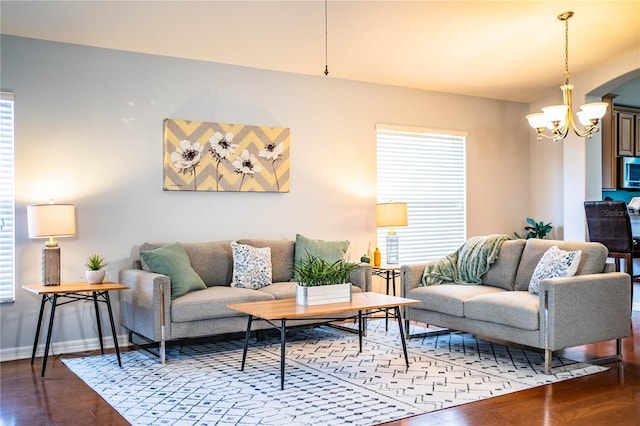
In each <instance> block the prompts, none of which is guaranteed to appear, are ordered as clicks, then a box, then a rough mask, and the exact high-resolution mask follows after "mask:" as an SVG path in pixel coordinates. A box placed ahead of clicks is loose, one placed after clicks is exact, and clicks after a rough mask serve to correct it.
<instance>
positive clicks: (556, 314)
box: [401, 239, 631, 372]
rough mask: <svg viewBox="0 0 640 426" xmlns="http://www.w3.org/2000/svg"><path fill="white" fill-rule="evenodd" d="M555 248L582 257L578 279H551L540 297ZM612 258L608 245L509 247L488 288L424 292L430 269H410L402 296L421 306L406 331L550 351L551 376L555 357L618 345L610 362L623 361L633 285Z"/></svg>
mask: <svg viewBox="0 0 640 426" xmlns="http://www.w3.org/2000/svg"><path fill="white" fill-rule="evenodd" d="M553 245H556V246H557V247H558V248H560V249H561V250H566V251H573V250H581V251H582V255H581V259H580V263H579V266H578V269H577V272H576V275H575V276H571V277H559V278H551V279H543V280H542V281H540V282H539V286H540V290H539V294H532V293H530V292H529V291H528V287H529V283H530V281H531V277H532V275H533V273H534V270H535V268H536V266H537V265H538V262H539V261H540V259H541V258H542V256H543V254H544V253H545V252H546V251H547V250H548V249H549V248H550V247H551V246H553ZM607 255H608V251H607V248H606V247H605V246H603V245H602V244H600V243H592V242H589V243H585V242H568V241H554V240H540V239H529V240H511V241H506V242H504V244H502V246H501V248H500V252H499V254H498V257H497V259H496V261H495V262H494V263H493V264H492V265H491V266H490V269H489V270H488V272H486V273H485V274H484V275H483V276H482V284H480V285H477V284H473V285H460V284H441V285H433V286H419V284H420V283H421V280H422V275H423V272H424V270H425V266H426V264H422V265H403V266H402V267H401V283H402V296H403V297H408V298H411V299H417V300H420V301H421V303H420V304H419V305H411V306H409V307H407V308H406V311H405V320H406V330H407V332H408V333H409V332H410V331H409V322H410V321H417V322H420V323H425V324H429V325H435V326H439V327H444V328H448V329H453V330H461V331H465V332H469V333H473V334H477V335H479V336H486V337H489V338H494V339H500V340H505V341H509V342H514V343H517V344H521V345H526V346H530V347H534V348H538V349H544V351H545V370H546V372H550V370H551V355H552V352H553V351H556V350H560V349H563V348H568V347H572V346H578V345H584V344H589V343H595V342H601V341H606V340H613V339H616V340H617V346H616V355H615V357H608V358H607V360H610V359H621V358H622V344H621V339H622V338H623V337H627V336H629V334H630V326H631V278H630V276H629V275H628V274H624V273H621V272H615V269H614V267H613V264H611V263H607V262H606V259H607ZM433 262H437V260H434V261H433Z"/></svg>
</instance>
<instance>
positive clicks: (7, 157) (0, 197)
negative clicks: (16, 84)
mask: <svg viewBox="0 0 640 426" xmlns="http://www.w3.org/2000/svg"><path fill="white" fill-rule="evenodd" d="M0 101H1V102H0V303H2V302H12V301H14V300H15V297H16V290H15V285H14V259H15V248H14V215H15V208H14V185H13V165H14V161H13V151H14V143H13V140H14V138H13V93H7V92H0Z"/></svg>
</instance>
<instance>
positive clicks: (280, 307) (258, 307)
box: [227, 292, 420, 320]
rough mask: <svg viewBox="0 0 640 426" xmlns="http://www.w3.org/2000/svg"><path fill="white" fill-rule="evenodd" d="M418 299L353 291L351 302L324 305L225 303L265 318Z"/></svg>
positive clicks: (284, 301) (400, 303)
mask: <svg viewBox="0 0 640 426" xmlns="http://www.w3.org/2000/svg"><path fill="white" fill-rule="evenodd" d="M417 303H420V301H419V300H414V299H405V298H404V297H396V296H388V295H386V294H381V293H374V292H366V293H353V294H352V295H351V302H342V303H329V304H326V305H313V306H301V305H297V304H296V300H295V299H280V300H268V301H264V302H246V303H233V304H230V305H227V306H228V307H229V308H231V309H235V310H236V311H240V312H243V313H245V314H249V315H253V316H255V317H259V318H262V319H267V320H276V319H283V318H301V317H308V316H321V315H332V314H339V313H344V312H353V311H360V310H363V311H364V310H367V309H376V308H392V307H395V306H404V305H413V304H417Z"/></svg>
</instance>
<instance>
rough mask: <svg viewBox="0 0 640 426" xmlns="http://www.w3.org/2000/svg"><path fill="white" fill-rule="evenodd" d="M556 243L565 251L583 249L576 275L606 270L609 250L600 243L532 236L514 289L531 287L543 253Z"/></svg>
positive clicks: (523, 256)
mask: <svg viewBox="0 0 640 426" xmlns="http://www.w3.org/2000/svg"><path fill="white" fill-rule="evenodd" d="M554 245H555V246H558V248H559V249H561V250H565V251H574V250H581V251H582V255H581V256H580V264H579V265H578V270H577V271H576V275H585V274H598V273H601V272H603V271H604V267H605V264H606V261H607V255H608V254H609V251H608V250H607V248H606V247H605V246H603V245H602V244H600V243H594V242H589V243H585V242H576V241H560V240H541V239H539V238H531V239H528V240H527V242H526V244H525V246H524V251H523V252H522V258H521V259H520V265H518V273H517V274H516V281H515V286H514V288H513V289H514V290H518V291H522V290H527V289H528V288H529V283H530V282H531V277H532V276H533V271H534V270H535V269H536V266H537V265H538V262H539V261H540V259H541V258H542V255H544V253H545V252H546V251H547V250H549V249H550V248H551V246H554Z"/></svg>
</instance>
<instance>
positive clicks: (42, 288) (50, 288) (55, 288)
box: [22, 281, 129, 295]
mask: <svg viewBox="0 0 640 426" xmlns="http://www.w3.org/2000/svg"><path fill="white" fill-rule="evenodd" d="M22 288H23V289H24V290H26V291H28V292H31V293H34V294H40V295H42V294H64V293H81V292H83V291H108V290H128V289H129V286H128V285H124V284H120V283H114V282H110V281H106V282H103V283H102V284H89V283H87V282H75V283H62V284H60V285H42V284H29V285H23V286H22Z"/></svg>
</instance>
